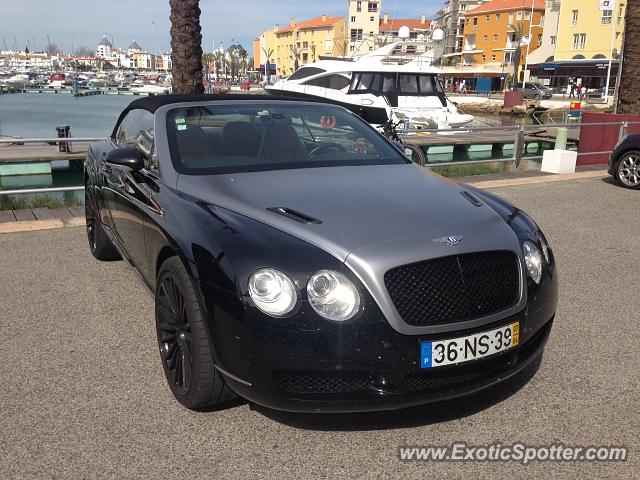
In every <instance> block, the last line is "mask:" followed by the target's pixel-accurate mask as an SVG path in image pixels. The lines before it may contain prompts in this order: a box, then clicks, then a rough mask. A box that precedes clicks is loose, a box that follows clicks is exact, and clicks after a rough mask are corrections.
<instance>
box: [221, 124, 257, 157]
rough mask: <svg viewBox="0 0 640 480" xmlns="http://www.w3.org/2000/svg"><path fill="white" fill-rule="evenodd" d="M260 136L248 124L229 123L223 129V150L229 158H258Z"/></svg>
mask: <svg viewBox="0 0 640 480" xmlns="http://www.w3.org/2000/svg"><path fill="white" fill-rule="evenodd" d="M260 140H261V138H260V134H259V133H258V130H257V129H256V127H255V126H253V125H252V124H250V123H247V122H228V123H227V124H225V126H224V128H223V129H222V148H223V150H224V154H225V155H226V156H229V157H257V156H258V150H259V149H260Z"/></svg>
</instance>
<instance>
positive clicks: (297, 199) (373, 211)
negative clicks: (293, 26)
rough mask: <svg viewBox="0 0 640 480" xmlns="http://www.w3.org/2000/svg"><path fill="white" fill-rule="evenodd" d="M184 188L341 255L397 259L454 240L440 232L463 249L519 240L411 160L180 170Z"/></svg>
mask: <svg viewBox="0 0 640 480" xmlns="http://www.w3.org/2000/svg"><path fill="white" fill-rule="evenodd" d="M178 190H180V191H182V192H184V193H186V194H189V195H191V196H194V197H196V198H198V199H200V200H202V201H205V202H207V203H210V204H212V205H216V206H219V207H223V208H225V209H228V210H231V211H234V212H236V213H239V214H241V215H244V216H247V217H250V218H253V219H255V220H257V221H260V222H263V223H265V224H268V225H271V226H273V227H275V228H277V229H279V230H282V231H284V232H287V233H289V234H291V235H294V236H296V237H298V238H301V239H303V240H305V241H307V242H309V243H311V244H314V245H316V246H318V247H320V248H322V249H324V250H326V251H327V252H329V253H331V254H332V255H334V256H335V257H337V258H338V259H340V260H341V261H346V259H347V257H348V256H349V255H350V254H351V253H354V258H366V257H368V256H369V255H367V254H366V252H371V255H374V256H378V255H384V256H385V257H388V256H391V257H396V258H395V259H394V260H393V261H394V262H397V261H398V257H399V256H403V257H405V258H406V259H407V260H408V261H409V260H411V259H412V258H413V257H414V256H415V257H419V258H422V259H424V258H429V257H432V256H441V255H443V254H446V253H447V252H451V247H450V246H448V245H447V244H446V243H440V242H434V239H441V238H443V237H448V236H451V235H455V236H463V237H464V241H463V242H460V244H459V245H456V246H455V249H456V253H461V252H464V251H481V250H488V249H494V250H495V249H509V250H515V249H516V248H517V245H518V243H517V239H516V236H515V234H514V232H513V231H512V230H511V229H510V227H509V226H508V225H507V224H506V223H505V222H504V221H503V220H502V219H501V218H500V217H499V216H498V214H497V213H496V212H495V211H494V210H493V209H492V208H491V207H489V206H488V205H486V204H484V203H482V202H479V201H478V202H477V203H480V206H476V205H474V203H472V201H470V200H469V199H468V198H466V197H465V196H464V195H462V192H463V191H464V186H463V185H459V184H456V183H453V182H450V181H448V180H444V179H442V178H441V177H439V176H438V175H435V174H433V173H431V172H429V171H427V170H425V169H423V168H422V167H419V166H417V165H412V164H411V165H409V164H407V165H379V166H357V167H345V166H341V167H321V168H305V169H293V170H275V171H261V172H250V173H235V174H225V175H210V176H186V175H181V176H180V178H179V179H178ZM270 208H288V209H291V210H294V211H296V212H299V213H301V214H304V215H305V216H308V217H311V218H313V219H316V220H317V222H316V223H301V222H299V221H296V220H295V219H292V218H290V217H288V216H285V215H282V214H280V213H276V212H274V211H270V210H268V209H270ZM399 254H401V255H399ZM408 261H407V263H408ZM397 264H398V263H396V265H397Z"/></svg>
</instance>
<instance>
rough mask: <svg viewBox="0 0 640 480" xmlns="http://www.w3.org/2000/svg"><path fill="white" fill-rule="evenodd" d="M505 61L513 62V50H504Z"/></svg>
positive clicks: (507, 62) (506, 62)
mask: <svg viewBox="0 0 640 480" xmlns="http://www.w3.org/2000/svg"><path fill="white" fill-rule="evenodd" d="M504 63H505V64H506V65H509V64H511V63H513V52H504Z"/></svg>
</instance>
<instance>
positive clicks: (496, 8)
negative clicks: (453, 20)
mask: <svg viewBox="0 0 640 480" xmlns="http://www.w3.org/2000/svg"><path fill="white" fill-rule="evenodd" d="M533 2H535V3H534V9H535V10H544V9H545V0H493V2H489V3H485V4H484V5H480V6H479V7H478V8H474V9H473V10H469V11H468V12H465V13H464V15H478V14H480V13H489V12H500V11H508V10H525V9H530V8H531V5H532V3H533Z"/></svg>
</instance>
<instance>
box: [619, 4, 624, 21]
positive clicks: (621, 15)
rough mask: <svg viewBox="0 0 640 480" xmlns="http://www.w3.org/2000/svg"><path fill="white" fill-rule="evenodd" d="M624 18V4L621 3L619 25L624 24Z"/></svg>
mask: <svg viewBox="0 0 640 480" xmlns="http://www.w3.org/2000/svg"><path fill="white" fill-rule="evenodd" d="M623 18H624V3H621V4H620V8H619V9H618V24H620V23H622V19H623Z"/></svg>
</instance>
